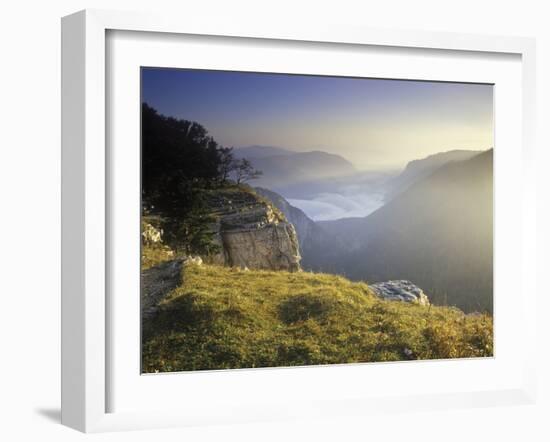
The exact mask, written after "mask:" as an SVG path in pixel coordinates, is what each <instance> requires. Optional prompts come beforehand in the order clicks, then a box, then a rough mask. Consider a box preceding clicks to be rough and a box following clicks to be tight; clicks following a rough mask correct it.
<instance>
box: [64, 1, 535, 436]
mask: <svg viewBox="0 0 550 442" xmlns="http://www.w3.org/2000/svg"><path fill="white" fill-rule="evenodd" d="M112 31H120V32H133V31H139V32H153V33H161V34H162V35H169V34H170V35H179V36H183V37H184V36H185V35H191V36H218V37H237V38H247V39H269V40H273V41H285V42H287V43H291V44H292V42H296V43H299V42H310V43H319V44H322V43H337V44H339V45H341V47H345V46H346V45H353V46H358V45H359V46H362V45H368V46H377V47H379V48H381V49H383V48H394V47H398V48H404V49H407V48H408V49H415V48H416V49H437V50H442V51H459V52H460V51H467V52H470V53H475V54H477V56H479V57H483V55H484V54H490V53H493V54H511V55H515V56H518V57H521V121H517V122H516V123H517V124H518V125H519V126H520V131H521V162H522V164H521V168H520V177H521V182H522V186H521V191H520V193H521V207H522V211H521V215H520V217H521V231H517V232H515V234H517V235H518V237H521V240H520V242H519V243H518V244H520V246H521V251H520V252H521V253H520V256H519V257H518V263H520V264H521V266H520V268H521V270H518V272H520V273H521V279H520V281H521V286H520V288H521V293H520V295H519V296H520V298H521V302H519V303H518V305H519V306H520V307H521V308H520V309H521V310H522V313H523V314H522V315H520V316H519V319H518V321H520V324H521V329H522V331H521V333H522V337H523V338H524V339H525V348H524V351H523V352H522V353H521V355H518V358H519V363H520V364H521V366H522V375H521V380H520V381H518V382H516V383H511V384H510V385H509V386H505V388H499V389H495V388H493V389H489V390H483V389H481V388H480V389H476V390H472V391H463V392H460V393H448V392H445V391H441V392H437V391H431V392H430V393H428V394H422V395H421V394H415V395H406V394H405V395H401V396H399V395H397V396H396V395H391V396H387V397H384V396H378V397H377V398H376V399H374V398H373V397H367V396H364V397H362V396H361V395H359V396H357V397H353V398H350V397H346V396H345V395H342V397H338V396H337V394H336V396H335V395H333V396H327V398H326V399H325V400H317V401H316V402H311V403H310V404H309V405H310V406H309V407H303V406H301V404H296V403H295V404H287V406H281V404H274V405H272V406H270V407H268V406H265V405H259V404H256V403H253V402H251V401H250V400H249V401H248V402H246V401H244V402H239V403H237V402H235V403H234V404H233V410H231V412H227V413H225V414H224V413H223V412H222V411H220V412H219V413H217V412H216V411H215V410H212V412H211V413H209V412H208V411H206V409H201V408H200V407H199V408H197V410H196V412H195V413H192V414H191V413H189V410H187V411H185V409H183V410H182V409H177V408H175V407H174V408H173V409H171V410H170V409H169V410H166V409H164V410H156V411H155V410H150V411H145V410H141V411H120V412H119V411H112V410H110V407H109V404H108V402H109V400H108V396H109V392H110V389H111V388H113V386H112V385H111V383H110V378H109V370H110V365H111V364H112V358H113V355H112V354H111V353H110V351H111V346H110V344H109V340H108V339H107V338H108V330H107V329H108V327H109V324H110V320H111V312H110V311H109V305H110V304H109V301H108V293H107V288H108V286H109V269H108V264H109V257H108V244H109V241H112V238H111V237H110V236H109V235H110V234H111V233H112V231H111V230H110V229H108V228H107V225H108V221H107V220H108V218H109V216H110V210H111V208H112V207H111V206H110V203H111V198H110V196H109V186H108V182H107V181H108V179H109V174H108V173H107V170H108V167H109V165H108V161H109V156H108V155H107V138H108V137H107V136H108V134H107V132H106V121H107V118H108V115H109V112H110V110H109V108H108V106H107V103H108V100H107V93H108V92H109V91H108V84H107V79H106V67H107V63H108V62H109V60H108V59H107V56H108V55H109V52H108V50H107V41H106V38H107V33H108V32H112ZM156 35H158V34H156ZM62 55H63V59H62V123H63V128H62V423H63V424H65V425H67V426H70V427H72V428H75V429H78V430H80V431H84V432H98V431H111V430H123V429H139V428H158V427H168V426H186V425H205V424H209V423H220V422H225V423H233V422H251V421H261V420H277V419H284V418H288V417H311V416H334V415H362V414H368V413H370V412H371V411H372V410H375V409H376V410H377V411H380V410H387V411H392V410H393V411H397V410H409V409H412V410H414V409H416V410H420V409H432V408H433V409H435V408H452V407H470V406H489V405H502V404H521V403H532V402H533V401H534V398H535V392H536V388H535V371H536V367H535V366H534V360H535V359H534V358H533V357H532V354H534V349H533V346H534V342H535V339H532V337H533V336H534V333H535V324H534V318H535V316H536V312H535V306H536V300H535V299H534V297H535V296H536V295H535V294H536V290H535V289H536V287H535V282H534V281H535V277H534V275H533V273H534V271H535V268H536V266H535V263H534V260H535V256H536V253H535V247H536V238H535V230H536V229H535V213H534V211H535V195H536V192H535V190H536V189H535V181H534V174H533V173H531V172H532V170H533V168H534V159H535V150H534V126H533V125H534V123H533V122H534V120H535V118H534V115H533V114H534V104H535V98H534V97H535V78H534V76H535V67H534V63H535V46H534V41H533V40H532V39H527V38H518V37H492V36H480V35H464V34H450V33H427V32H416V31H388V30H375V29H362V28H349V27H345V26H336V25H334V26H327V25H325V24H319V25H313V24H308V25H307V26H302V27H299V28H298V27H293V26H290V25H284V24H277V25H274V24H271V25H269V24H265V23H248V22H235V21H232V22H227V23H218V22H211V21H210V20H209V18H208V17H203V18H202V19H200V18H199V17H196V18H194V20H193V21H190V22H188V23H185V24H183V25H182V24H181V22H180V20H178V18H177V17H165V16H153V15H151V14H138V13H125V12H112V11H99V10H86V11H81V12H78V13H76V14H73V15H70V16H67V17H65V18H63V20H62ZM495 253H505V252H504V251H502V249H500V250H499V247H498V244H497V246H496V252H495ZM497 296H498V295H497ZM496 321H498V316H496ZM496 357H498V355H497V356H496ZM386 366H387V365H386ZM379 367H380V366H379ZM319 369H320V370H327V368H326V367H319ZM361 369H362V368H361V367H354V368H353V370H356V371H357V370H361ZM379 369H380V368H379ZM382 369H383V368H382ZM303 370H310V369H309V368H301V369H292V370H286V372H285V373H287V374H286V375H285V376H287V377H293V376H302V377H303V376H304V371H303ZM239 372H240V374H239V375H238V376H240V378H241V380H242V378H246V377H247V376H248V377H252V376H256V378H257V379H256V381H255V382H256V384H255V385H256V387H257V386H258V385H261V382H262V379H261V377H259V376H257V375H256V374H253V373H257V372H254V371H239ZM325 372H326V371H325ZM289 373H290V374H289ZM300 373H301V375H300ZM309 373H311V372H309ZM174 376H177V375H174ZM174 376H172V379H175V378H174ZM207 376H210V379H211V380H212V379H214V378H213V377H214V376H222V374H220V373H208V374H207ZM169 378H170V376H165V379H169ZM203 378H204V374H203ZM518 379H519V378H518ZM170 382H172V381H170V380H168V381H166V380H165V381H164V383H168V384H169V383H170ZM258 382H260V384H258ZM226 405H227V404H226ZM298 405H300V406H298ZM220 410H221V408H220Z"/></svg>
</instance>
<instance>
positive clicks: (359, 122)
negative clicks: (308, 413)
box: [140, 67, 494, 373]
mask: <svg viewBox="0 0 550 442" xmlns="http://www.w3.org/2000/svg"><path fill="white" fill-rule="evenodd" d="M493 93H494V91H493V85H492V84H478V83H459V82H440V81H424V80H422V81H420V80H408V79H379V78H358V77H336V76H322V75H305V74H304V75H297V74H280V73H255V72H232V71H214V70H196V69H172V68H155V67H143V68H141V238H140V241H141V367H142V373H164V372H180V371H195V370H222V369H239V368H262V367H296V366H314V365H327V364H350V363H369V362H385V361H414V360H437V359H453V358H483V357H492V356H493V145H494V136H493V126H494V121H493V119H494V116H493Z"/></svg>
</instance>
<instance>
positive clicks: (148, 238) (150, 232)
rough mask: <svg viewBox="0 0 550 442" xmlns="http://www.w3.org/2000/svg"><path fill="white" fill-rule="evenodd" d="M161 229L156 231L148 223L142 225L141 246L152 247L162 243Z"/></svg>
mask: <svg viewBox="0 0 550 442" xmlns="http://www.w3.org/2000/svg"><path fill="white" fill-rule="evenodd" d="M162 235H163V231H162V229H157V228H156V227H154V226H153V225H152V224H149V223H148V222H144V223H142V226H141V239H142V241H143V244H147V245H152V244H159V243H161V242H162Z"/></svg>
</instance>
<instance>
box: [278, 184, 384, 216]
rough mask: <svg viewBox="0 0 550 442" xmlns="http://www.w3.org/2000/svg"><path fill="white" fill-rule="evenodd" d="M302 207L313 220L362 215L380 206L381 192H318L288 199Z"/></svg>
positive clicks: (294, 204)
mask: <svg viewBox="0 0 550 442" xmlns="http://www.w3.org/2000/svg"><path fill="white" fill-rule="evenodd" d="M288 202H289V203H290V204H292V205H293V206H295V207H298V208H300V209H302V210H303V211H304V212H305V214H306V215H307V216H309V217H310V218H311V219H313V220H314V221H329V220H335V219H340V218H353V217H363V216H367V215H370V214H371V213H372V212H374V211H375V210H377V209H378V208H380V207H382V205H383V203H384V197H383V194H382V193H380V192H378V193H361V192H360V191H359V189H357V193H348V194H344V193H320V194H319V195H316V196H313V197H311V198H310V199H292V198H290V199H289V200H288Z"/></svg>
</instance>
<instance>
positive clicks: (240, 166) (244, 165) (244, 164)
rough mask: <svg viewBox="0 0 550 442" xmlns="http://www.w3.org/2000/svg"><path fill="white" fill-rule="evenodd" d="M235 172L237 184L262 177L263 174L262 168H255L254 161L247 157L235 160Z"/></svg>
mask: <svg viewBox="0 0 550 442" xmlns="http://www.w3.org/2000/svg"><path fill="white" fill-rule="evenodd" d="M233 174H234V176H235V182H236V183H237V184H242V183H246V182H247V181H250V180H255V179H258V178H260V176H262V175H263V172H262V171H261V170H258V169H254V166H252V163H251V162H250V161H249V160H247V159H246V158H243V159H241V160H236V161H235V162H234V170H233Z"/></svg>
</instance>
